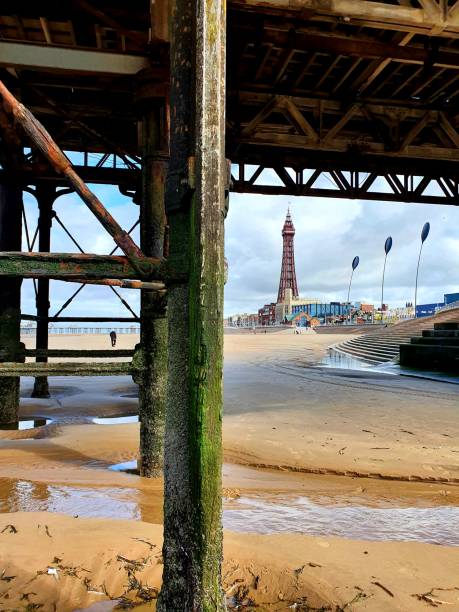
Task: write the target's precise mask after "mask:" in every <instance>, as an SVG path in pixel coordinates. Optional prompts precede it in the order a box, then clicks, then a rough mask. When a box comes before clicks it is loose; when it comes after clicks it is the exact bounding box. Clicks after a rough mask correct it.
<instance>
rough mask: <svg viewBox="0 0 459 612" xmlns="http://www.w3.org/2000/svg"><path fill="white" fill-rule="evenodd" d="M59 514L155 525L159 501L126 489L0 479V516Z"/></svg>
mask: <svg viewBox="0 0 459 612" xmlns="http://www.w3.org/2000/svg"><path fill="white" fill-rule="evenodd" d="M3 512H62V513H64V514H70V515H71V516H79V517H82V518H112V519H115V518H116V519H134V520H141V521H147V522H159V521H160V520H161V514H162V499H161V498H160V496H158V495H154V494H151V495H146V494H145V493H144V492H142V491H138V490H137V489H134V488H128V487H101V488H96V487H94V488H91V487H77V486H67V485H50V484H44V483H40V482H30V481H28V480H12V479H8V478H0V513H3Z"/></svg>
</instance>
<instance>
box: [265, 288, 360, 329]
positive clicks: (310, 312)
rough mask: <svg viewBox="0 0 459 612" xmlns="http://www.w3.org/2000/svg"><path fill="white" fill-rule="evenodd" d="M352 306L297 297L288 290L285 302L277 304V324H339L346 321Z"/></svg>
mask: <svg viewBox="0 0 459 612" xmlns="http://www.w3.org/2000/svg"><path fill="white" fill-rule="evenodd" d="M351 308H352V305H351V304H342V303H341V302H324V301H322V300H320V299H319V298H313V297H304V298H303V297H300V296H298V297H296V298H294V297H293V295H292V291H291V290H290V289H287V290H286V292H285V300H284V301H283V302H280V303H277V304H276V317H275V320H276V323H278V324H282V323H286V324H288V325H300V326H302V327H304V326H309V325H312V326H314V325H318V324H321V323H322V324H323V323H339V322H342V321H344V320H345V319H346V317H347V316H348V315H349V313H350V311H351Z"/></svg>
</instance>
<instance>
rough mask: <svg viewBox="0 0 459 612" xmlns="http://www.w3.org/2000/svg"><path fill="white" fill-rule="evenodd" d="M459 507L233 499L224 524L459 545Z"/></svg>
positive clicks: (256, 529)
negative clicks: (386, 505) (373, 505)
mask: <svg viewBox="0 0 459 612" xmlns="http://www.w3.org/2000/svg"><path fill="white" fill-rule="evenodd" d="M458 520H459V508H458V507H456V506H436V507H433V508H416V507H411V508H394V507H390V508H387V507H386V508H380V507H377V508H372V507H366V506H358V505H345V506H343V505H327V506H324V505H322V504H317V503H314V502H312V501H311V500H310V499H309V498H307V497H296V498H290V497H285V496H284V497H282V496H273V497H270V498H269V499H266V498H263V497H241V498H239V499H237V500H235V501H233V502H231V507H229V508H227V509H226V510H225V513H224V518H223V524H224V526H225V527H226V528H227V529H231V530H232V531H245V532H254V533H262V534H269V533H302V534H307V535H316V536H317V535H318V536H339V537H343V538H351V539H354V540H400V541H417V542H428V543H430V544H444V545H449V546H459V533H458V531H457V528H456V526H457V521H458Z"/></svg>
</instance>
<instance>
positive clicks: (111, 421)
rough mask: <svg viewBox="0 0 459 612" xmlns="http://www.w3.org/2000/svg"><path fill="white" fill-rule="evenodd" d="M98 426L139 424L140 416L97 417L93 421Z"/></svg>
mask: <svg viewBox="0 0 459 612" xmlns="http://www.w3.org/2000/svg"><path fill="white" fill-rule="evenodd" d="M92 422H93V423H96V424H97V425H122V424H123V423H138V422H139V415H138V414H131V415H129V416H118V417H96V418H95V419H93V420H92Z"/></svg>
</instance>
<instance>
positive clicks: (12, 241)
mask: <svg viewBox="0 0 459 612" xmlns="http://www.w3.org/2000/svg"><path fill="white" fill-rule="evenodd" d="M21 234H22V189H21V187H19V186H18V185H17V184H16V183H14V182H6V183H3V184H0V251H20V250H21V243H22V235H21ZM21 282H22V280H21V279H20V278H3V279H2V281H1V283H0V361H22V360H23V356H22V355H21V352H22V351H21V343H20V342H21ZM19 382H20V378H19V377H18V376H14V377H13V376H11V377H5V378H0V423H2V424H4V423H12V422H14V421H17V419H18V410H19Z"/></svg>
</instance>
